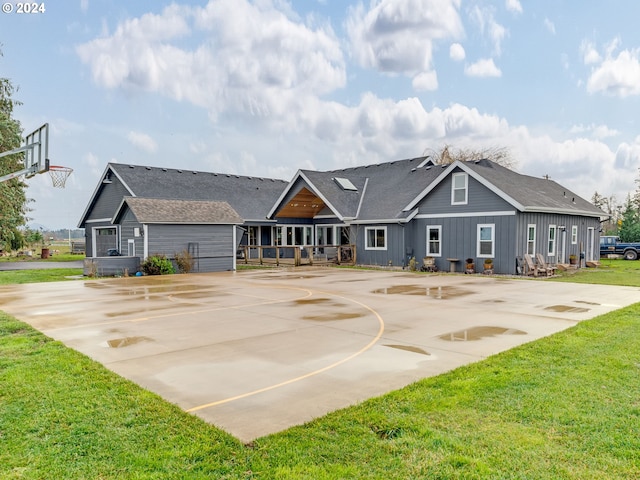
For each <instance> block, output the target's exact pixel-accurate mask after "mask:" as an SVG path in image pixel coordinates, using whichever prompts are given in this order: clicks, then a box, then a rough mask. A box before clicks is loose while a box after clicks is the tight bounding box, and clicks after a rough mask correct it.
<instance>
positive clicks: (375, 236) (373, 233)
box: [364, 227, 387, 250]
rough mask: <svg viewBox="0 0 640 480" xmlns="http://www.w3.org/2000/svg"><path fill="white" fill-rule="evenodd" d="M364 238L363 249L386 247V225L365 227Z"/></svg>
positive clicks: (383, 248) (384, 248)
mask: <svg viewBox="0 0 640 480" xmlns="http://www.w3.org/2000/svg"><path fill="white" fill-rule="evenodd" d="M364 238H365V247H364V249H365V250H386V249H387V227H366V228H365V229H364Z"/></svg>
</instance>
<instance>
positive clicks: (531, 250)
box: [527, 223, 536, 255]
mask: <svg viewBox="0 0 640 480" xmlns="http://www.w3.org/2000/svg"><path fill="white" fill-rule="evenodd" d="M527 253H528V254H529V255H535V254H536V226H535V224H533V223H531V224H529V225H527Z"/></svg>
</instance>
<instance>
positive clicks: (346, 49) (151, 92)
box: [0, 0, 640, 228]
mask: <svg viewBox="0 0 640 480" xmlns="http://www.w3.org/2000/svg"><path fill="white" fill-rule="evenodd" d="M4 3H9V4H11V5H12V6H13V7H17V2H13V1H9V2H4ZM41 3H43V4H44V6H45V12H44V13H32V14H18V13H16V12H15V10H16V8H14V11H13V12H12V13H2V14H0V43H1V44H2V51H3V54H4V55H3V57H0V76H2V77H8V78H10V79H11V80H12V82H13V83H14V85H16V86H18V87H19V91H18V92H17V93H16V95H15V98H16V99H17V100H20V101H22V102H23V105H22V106H20V107H18V108H17V109H16V111H15V116H16V118H17V119H18V120H20V121H21V123H22V126H23V128H24V130H25V134H26V133H29V132H30V131H32V130H34V129H35V128H37V127H39V126H40V125H41V124H43V123H45V122H48V123H49V124H50V127H51V132H50V152H49V156H50V158H51V163H52V164H57V165H64V166H69V167H72V168H73V169H74V173H73V175H72V176H71V178H70V179H69V181H68V182H67V188H66V189H65V190H59V189H53V188H52V187H51V184H50V180H49V178H48V176H46V175H38V176H36V177H34V178H32V179H29V180H28V183H29V190H28V195H29V196H30V197H31V198H33V199H34V202H33V203H32V204H31V207H32V208H33V211H32V212H31V217H32V218H33V223H37V224H40V225H44V226H46V227H49V228H68V227H75V226H76V225H77V223H78V220H79V219H80V217H81V215H82V212H83V211H84V208H85V207H86V204H87V202H88V200H89V198H90V197H91V195H92V193H93V191H94V189H95V188H96V185H97V183H98V180H99V177H100V175H101V173H102V172H103V171H104V169H105V167H106V165H107V163H108V162H119V163H125V164H126V163H132V164H140V165H151V166H163V167H174V168H185V169H193V170H204V171H215V172H224V173H234V174H242V175H260V176H267V177H276V178H282V179H287V180H288V179H290V178H291V177H292V176H293V175H294V174H295V172H296V171H297V169H298V168H315V169H335V168H343V167H348V166H354V165H363V164H368V163H378V162H385V161H391V160H395V159H401V158H411V157H415V156H420V155H422V154H423V153H425V152H429V151H430V150H438V149H440V148H442V147H443V146H444V145H450V146H452V147H454V148H472V149H481V148H485V147H492V146H498V147H508V148H509V149H510V150H511V153H512V155H513V157H514V158H515V159H516V161H517V165H516V170H518V171H519V172H521V173H525V174H529V175H534V176H542V175H549V176H550V177H551V178H552V179H554V180H556V181H558V182H559V183H561V184H563V185H565V186H566V187H567V188H569V189H571V190H573V191H574V192H575V193H577V194H579V195H581V196H583V197H585V198H588V199H589V198H591V196H592V195H593V193H594V192H595V191H598V192H599V193H600V194H603V195H606V196H611V195H615V197H616V199H617V200H618V201H619V202H623V201H624V199H625V198H626V195H627V193H629V192H633V191H634V190H635V189H636V184H635V182H634V180H635V179H636V178H638V167H640V133H639V131H638V127H639V120H638V119H639V115H638V111H639V110H640V108H639V107H640V33H639V30H638V27H637V19H638V18H640V3H639V2H636V1H632V0H625V1H622V0H612V1H609V2H602V1H599V0H590V1H581V2H574V1H562V0H548V1H547V0H539V1H535V2H525V1H522V0H496V1H480V0H478V1H464V0H393V1H391V0H374V1H371V2H367V3H362V2H349V1H343V0H341V1H337V0H318V1H313V0H307V1H303V0H295V1H286V0H256V1H248V0H211V1H205V0H201V1H187V0H183V1H176V2H173V3H172V2H167V1H150V0H137V1H135V2H124V1H113V0H112V1H107V0H75V1H71V0H70V1H65V2H60V1H57V2H54V1H48V2H41Z"/></svg>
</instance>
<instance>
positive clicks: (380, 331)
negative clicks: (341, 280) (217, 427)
mask: <svg viewBox="0 0 640 480" xmlns="http://www.w3.org/2000/svg"><path fill="white" fill-rule="evenodd" d="M317 293H322V294H323V295H330V296H333V297H337V298H341V299H343V300H346V301H348V302H353V303H356V304H358V305H360V306H361V307H363V308H365V309H366V310H369V311H370V312H371V313H372V314H373V315H375V317H376V318H377V319H378V333H377V334H376V336H375V337H374V338H373V340H371V341H370V342H369V343H368V344H367V345H365V346H364V347H362V348H361V349H360V350H358V351H357V352H355V353H352V354H351V355H349V356H348V357H345V358H343V359H342V360H338V361H337V362H334V363H332V364H331V365H327V366H326V367H323V368H320V369H318V370H314V371H313V372H309V373H306V374H304V375H300V376H299V377H296V378H291V379H289V380H285V381H284V382H280V383H277V384H275V385H270V386H268V387H264V388H259V389H257V390H253V391H251V392H247V393H243V394H240V395H236V396H234V397H230V398H225V399H223V400H218V401H216V402H211V403H205V404H204V405H199V406H197V407H192V408H189V409H187V410H186V411H187V412H189V413H191V412H197V411H198V410H204V409H205V408H211V407H215V406H218V405H222V404H225V403H230V402H234V401H236V400H241V399H243V398H247V397H251V396H253V395H258V394H260V393H264V392H268V391H270V390H275V389H276V388H280V387H284V386H286V385H291V384H292V383H295V382H299V381H301V380H305V379H307V378H310V377H313V376H315V375H319V374H321V373H324V372H326V371H328V370H331V369H333V368H335V367H337V366H339V365H342V364H343V363H346V362H348V361H350V360H352V359H354V358H356V357H357V356H359V355H362V354H363V353H364V352H366V351H367V350H369V349H370V348H371V347H373V346H374V345H375V344H376V343H377V342H378V340H380V338H381V337H382V334H383V333H384V320H383V319H382V317H381V316H380V314H379V313H378V312H377V311H375V310H374V309H373V308H371V307H370V306H369V305H366V304H364V303H362V302H359V301H357V300H353V299H352V298H347V297H343V296H341V295H336V294H334V293H329V292H317Z"/></svg>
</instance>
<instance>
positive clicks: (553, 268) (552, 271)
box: [536, 253, 557, 276]
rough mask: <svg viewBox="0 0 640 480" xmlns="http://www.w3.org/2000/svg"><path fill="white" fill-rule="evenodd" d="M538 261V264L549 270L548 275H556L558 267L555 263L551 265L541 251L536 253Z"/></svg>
mask: <svg viewBox="0 0 640 480" xmlns="http://www.w3.org/2000/svg"><path fill="white" fill-rule="evenodd" d="M536 261H537V263H538V265H540V266H541V267H542V268H544V269H545V270H546V271H547V276H551V275H555V273H556V269H557V267H556V266H555V265H549V264H548V263H547V262H546V261H545V260H544V257H543V256H542V254H541V253H536Z"/></svg>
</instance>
